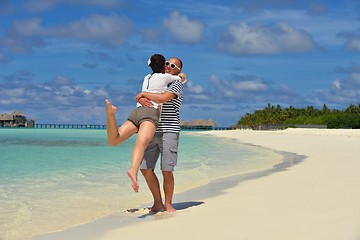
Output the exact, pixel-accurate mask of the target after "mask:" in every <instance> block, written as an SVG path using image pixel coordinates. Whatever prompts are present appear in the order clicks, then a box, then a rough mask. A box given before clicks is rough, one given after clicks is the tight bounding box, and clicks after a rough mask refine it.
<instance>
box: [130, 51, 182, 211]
mask: <svg viewBox="0 0 360 240" xmlns="http://www.w3.org/2000/svg"><path fill="white" fill-rule="evenodd" d="M181 68H182V62H181V60H180V59H178V58H170V59H169V61H167V62H166V67H165V73H170V74H172V75H178V74H179V73H180V72H181ZM185 79H186V76H185ZM182 95H183V84H182V83H181V82H180V81H174V82H173V83H171V84H170V86H169V87H168V89H167V90H166V91H165V92H164V93H161V94H159V93H146V92H141V93H139V94H138V95H137V96H136V100H137V101H139V102H140V103H141V104H142V105H143V106H150V103H149V100H152V101H154V102H159V103H163V106H162V110H161V116H160V122H159V125H158V128H157V130H156V134H155V136H154V138H153V139H152V140H151V142H150V144H149V146H148V147H147V149H146V150H145V155H144V159H143V162H142V163H141V166H140V170H141V172H142V174H143V176H144V178H145V180H146V183H147V185H148V187H149V189H150V191H151V193H152V196H153V199H154V205H153V206H152V207H151V210H150V211H151V212H153V213H156V212H159V211H163V210H166V211H167V212H175V209H174V207H173V206H172V199H173V194H174V185H175V182H174V174H173V171H174V167H175V166H176V163H177V158H178V154H177V152H178V144H179V133H180V115H179V110H180V106H181V103H182ZM160 154H161V170H162V175H163V180H164V182H163V189H164V194H165V206H164V204H163V202H162V197H161V191H160V184H159V180H158V178H157V176H156V174H155V172H154V169H155V165H156V161H157V159H158V157H159V155H160Z"/></svg>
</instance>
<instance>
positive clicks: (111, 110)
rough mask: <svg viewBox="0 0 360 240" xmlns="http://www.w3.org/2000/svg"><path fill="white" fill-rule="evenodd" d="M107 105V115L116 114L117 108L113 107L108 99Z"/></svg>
mask: <svg viewBox="0 0 360 240" xmlns="http://www.w3.org/2000/svg"><path fill="white" fill-rule="evenodd" d="M105 103H106V113H107V114H115V113H116V110H117V108H116V107H115V106H114V105H112V104H111V102H110V101H109V100H107V99H106V100H105Z"/></svg>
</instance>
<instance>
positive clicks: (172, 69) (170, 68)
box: [165, 58, 181, 75]
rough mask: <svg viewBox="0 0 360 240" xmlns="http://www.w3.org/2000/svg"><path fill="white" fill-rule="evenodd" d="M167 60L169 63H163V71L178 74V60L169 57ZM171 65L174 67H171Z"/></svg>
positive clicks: (179, 70)
mask: <svg viewBox="0 0 360 240" xmlns="http://www.w3.org/2000/svg"><path fill="white" fill-rule="evenodd" d="M168 62H169V63H170V64H168V65H165V73H170V74H171V75H178V74H179V73H180V72H181V69H179V67H180V61H179V60H178V59H176V58H170V59H169V60H168ZM174 64H175V65H174ZM172 66H173V67H174V66H175V67H174V68H172Z"/></svg>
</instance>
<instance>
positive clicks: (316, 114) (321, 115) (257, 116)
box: [237, 103, 360, 129]
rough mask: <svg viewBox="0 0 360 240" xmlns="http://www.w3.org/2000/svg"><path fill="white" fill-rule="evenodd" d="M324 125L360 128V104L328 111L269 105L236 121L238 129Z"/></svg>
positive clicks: (328, 126)
mask: <svg viewBox="0 0 360 240" xmlns="http://www.w3.org/2000/svg"><path fill="white" fill-rule="evenodd" d="M296 124H301V125H307V124H310V125H326V126H327V128H353V129H355V128H360V104H358V105H353V104H350V105H349V106H348V107H347V108H346V109H345V110H337V109H329V108H328V107H327V106H326V104H324V105H323V107H322V108H321V109H316V108H314V107H313V106H308V107H306V108H294V107H293V106H290V107H286V108H282V107H281V106H280V105H277V106H274V105H271V104H270V103H269V104H268V105H267V107H265V108H264V109H261V110H256V111H255V112H254V113H252V114H250V113H246V114H245V115H244V116H242V117H241V119H240V120H239V121H238V123H237V126H238V127H245V126H246V127H249V128H253V129H254V128H256V126H259V125H285V126H287V127H291V126H294V125H296Z"/></svg>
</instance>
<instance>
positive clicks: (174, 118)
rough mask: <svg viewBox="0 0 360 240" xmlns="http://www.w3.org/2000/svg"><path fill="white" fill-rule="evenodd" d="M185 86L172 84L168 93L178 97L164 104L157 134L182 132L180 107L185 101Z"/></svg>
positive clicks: (179, 83)
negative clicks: (183, 100)
mask: <svg viewBox="0 0 360 240" xmlns="http://www.w3.org/2000/svg"><path fill="white" fill-rule="evenodd" d="M183 90H184V87H183V84H182V83H181V82H180V81H174V82H172V83H170V85H169V87H168V88H167V90H166V91H170V92H172V93H174V94H176V96H177V97H175V98H173V99H171V100H170V101H168V102H166V103H163V105H162V108H161V115H160V121H159V125H158V128H157V129H156V132H173V133H179V132H180V107H181V103H182V99H183Z"/></svg>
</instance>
